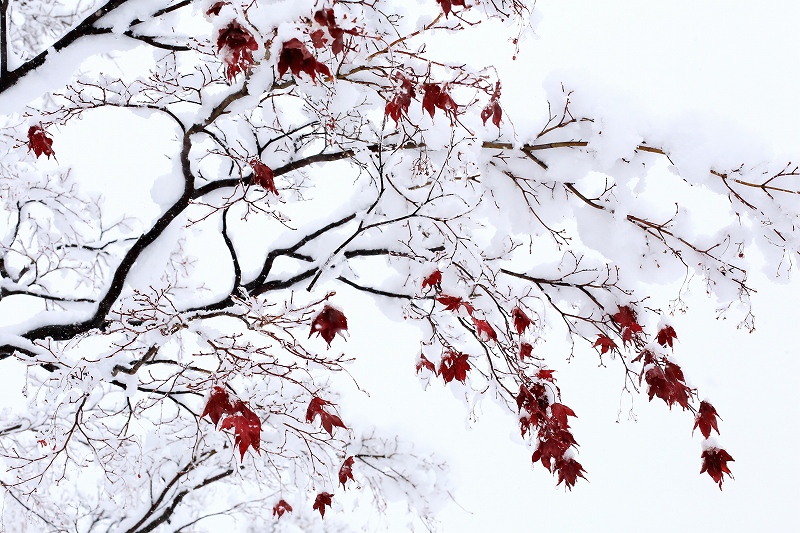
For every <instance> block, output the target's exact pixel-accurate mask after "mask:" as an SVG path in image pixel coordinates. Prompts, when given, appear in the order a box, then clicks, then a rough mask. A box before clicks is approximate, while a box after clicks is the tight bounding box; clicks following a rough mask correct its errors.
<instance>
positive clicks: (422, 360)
mask: <svg viewBox="0 0 800 533" xmlns="http://www.w3.org/2000/svg"><path fill="white" fill-rule="evenodd" d="M423 368H427V369H428V370H430V371H431V372H433V373H434V374H435V373H436V366H435V365H434V364H433V363H431V362H430V361H429V360H428V358H427V357H425V356H424V355H420V356H419V362H418V363H417V374H419V372H420V370H422V369H423Z"/></svg>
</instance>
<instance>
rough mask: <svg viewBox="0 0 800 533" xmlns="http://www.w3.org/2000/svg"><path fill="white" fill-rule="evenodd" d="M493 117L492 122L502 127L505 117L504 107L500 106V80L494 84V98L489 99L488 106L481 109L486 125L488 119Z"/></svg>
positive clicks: (482, 118)
mask: <svg viewBox="0 0 800 533" xmlns="http://www.w3.org/2000/svg"><path fill="white" fill-rule="evenodd" d="M490 118H491V119H492V124H494V125H495V126H497V127H498V128H499V127H500V120H501V119H502V118H503V109H502V108H501V107H500V82H499V81H498V82H497V83H496V84H495V86H494V94H492V99H491V100H489V103H488V104H487V105H486V107H484V108H483V111H481V120H483V125H484V126H485V125H486V121H487V120H489V119H490Z"/></svg>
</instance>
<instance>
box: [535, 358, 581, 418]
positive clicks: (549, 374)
mask: <svg viewBox="0 0 800 533" xmlns="http://www.w3.org/2000/svg"><path fill="white" fill-rule="evenodd" d="M553 372H555V370H545V369H544V368H541V369H539V371H538V372H537V373H536V377H537V378H539V379H544V380H547V381H555V379H556V378H554V377H553ZM572 416H575V415H572Z"/></svg>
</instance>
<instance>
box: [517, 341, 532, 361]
mask: <svg viewBox="0 0 800 533" xmlns="http://www.w3.org/2000/svg"><path fill="white" fill-rule="evenodd" d="M531 353H533V346H531V345H530V344H528V343H527V342H523V343H520V345H519V360H520V361H524V360H525V358H526V357H530V356H531Z"/></svg>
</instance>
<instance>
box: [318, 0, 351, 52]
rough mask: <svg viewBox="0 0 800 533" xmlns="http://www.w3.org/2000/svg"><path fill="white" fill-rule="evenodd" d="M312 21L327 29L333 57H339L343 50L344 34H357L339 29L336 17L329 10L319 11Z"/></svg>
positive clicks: (331, 10)
mask: <svg viewBox="0 0 800 533" xmlns="http://www.w3.org/2000/svg"><path fill="white" fill-rule="evenodd" d="M314 21H315V22H316V23H317V24H319V25H320V26H324V27H326V28H327V29H328V33H329V34H330V36H331V38H332V39H333V44H331V51H332V52H333V53H334V54H335V55H339V54H340V53H341V52H342V51H343V50H344V34H345V33H349V34H350V35H357V34H358V31H357V30H345V29H342V28H340V27H339V25H338V24H337V22H336V16H335V15H334V13H333V9H330V8H328V9H320V10H319V11H317V12H316V13H314ZM317 31H320V30H317ZM314 33H316V32H314ZM312 39H313V34H312ZM314 46H316V47H317V48H322V47H321V46H317V43H316V42H315V43H314Z"/></svg>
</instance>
